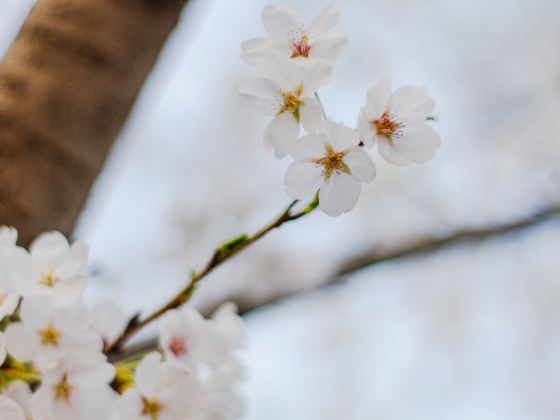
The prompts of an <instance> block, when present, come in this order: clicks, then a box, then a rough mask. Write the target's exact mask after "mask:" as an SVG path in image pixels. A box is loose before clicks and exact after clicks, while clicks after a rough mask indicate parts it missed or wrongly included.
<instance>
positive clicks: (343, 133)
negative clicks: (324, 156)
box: [329, 123, 360, 152]
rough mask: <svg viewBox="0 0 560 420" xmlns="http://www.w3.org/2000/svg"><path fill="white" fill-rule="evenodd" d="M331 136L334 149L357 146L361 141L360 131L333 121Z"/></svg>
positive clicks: (339, 150)
mask: <svg viewBox="0 0 560 420" xmlns="http://www.w3.org/2000/svg"><path fill="white" fill-rule="evenodd" d="M329 130H330V137H331V144H332V146H333V149H334V150H335V151H337V152H341V151H343V150H345V149H347V148H349V147H352V146H357V145H358V143H359V142H360V140H359V138H358V133H357V132H356V131H355V130H352V129H351V128H349V127H346V126H345V125H344V124H336V123H331V126H330V129H329Z"/></svg>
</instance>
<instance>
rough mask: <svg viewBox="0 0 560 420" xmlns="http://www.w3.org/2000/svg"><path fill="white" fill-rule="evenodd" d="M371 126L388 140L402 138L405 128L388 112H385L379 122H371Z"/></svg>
mask: <svg viewBox="0 0 560 420" xmlns="http://www.w3.org/2000/svg"><path fill="white" fill-rule="evenodd" d="M371 125H373V126H374V127H375V129H376V132H377V135H378V136H382V137H385V138H386V139H387V140H393V138H397V137H400V136H402V129H403V128H404V124H403V123H401V122H400V121H399V120H397V118H395V117H394V116H393V115H391V114H389V113H388V112H384V113H383V114H382V115H381V118H379V119H378V120H373V121H371Z"/></svg>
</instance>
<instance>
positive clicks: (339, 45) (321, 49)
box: [309, 32, 348, 64]
mask: <svg viewBox="0 0 560 420" xmlns="http://www.w3.org/2000/svg"><path fill="white" fill-rule="evenodd" d="M346 45H348V37H347V36H346V35H345V34H343V33H340V32H333V33H331V34H328V35H325V36H322V37H321V38H319V39H317V40H315V41H314V42H313V45H312V46H311V50H310V51H309V56H310V57H312V58H320V59H322V60H325V61H327V62H328V63H330V64H334V62H335V61H336V59H337V58H338V57H339V56H340V53H341V52H342V49H343V48H344V47H345V46H346Z"/></svg>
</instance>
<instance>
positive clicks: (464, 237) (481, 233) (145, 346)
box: [118, 207, 560, 359]
mask: <svg viewBox="0 0 560 420" xmlns="http://www.w3.org/2000/svg"><path fill="white" fill-rule="evenodd" d="M556 217H560V208H559V207H551V208H548V209H545V210H541V211H539V212H537V213H534V214H533V215H531V216H529V217H527V218H525V219H521V220H518V221H516V222H514V223H509V224H504V225H500V226H493V227H489V228H484V229H471V230H460V231H456V232H454V233H452V234H450V235H448V236H445V237H442V238H433V237H431V238H424V239H419V240H417V241H414V243H412V244H408V245H407V246H405V247H402V248H399V249H396V250H393V251H380V250H378V249H374V250H372V251H368V252H364V253H363V254H362V255H359V256H357V257H355V258H352V259H350V260H348V261H346V262H345V263H343V264H342V265H341V266H340V268H339V269H338V270H337V272H336V274H335V275H333V277H331V279H330V280H329V281H327V282H325V283H321V284H320V285H319V286H317V287H316V288H314V289H313V290H316V289H319V288H324V287H328V286H332V285H333V284H336V283H339V282H340V281H341V280H342V279H344V276H347V275H349V274H351V273H354V272H356V271H358V270H361V269H363V268H366V267H369V266H372V265H375V264H379V263H383V262H386V261H391V260H397V259H401V258H407V257H413V256H418V255H424V254H427V253H431V252H435V251H438V250H440V249H443V248H447V247H450V246H453V245H457V244H460V243H466V242H471V241H482V240H485V239H489V238H492V237H496V236H501V235H507V234H510V233H513V232H516V231H519V230H523V229H527V228H531V227H534V226H537V225H538V224H540V223H543V222H546V221H548V220H551V219H553V218H556ZM301 292H302V291H298V292H286V293H284V294H281V295H275V296H271V297H270V298H267V299H266V300H261V301H259V302H256V303H255V302H251V303H244V302H236V303H237V304H238V307H239V313H240V314H246V313H248V312H251V311H253V310H255V309H258V308H261V307H263V306H266V305H270V304H274V303H276V302H278V301H280V300H282V299H286V298H289V297H291V296H293V295H299V294H301ZM215 309H216V308H215V307H211V308H206V309H205V310H204V311H202V312H203V314H205V315H207V314H211V313H212V312H214V310H215ZM154 349H157V340H156V339H147V340H145V341H142V342H139V343H136V344H134V345H132V346H130V347H129V348H127V349H126V352H125V353H123V354H121V355H119V357H118V359H123V358H126V357H131V356H133V355H136V354H138V353H142V352H146V351H149V350H154Z"/></svg>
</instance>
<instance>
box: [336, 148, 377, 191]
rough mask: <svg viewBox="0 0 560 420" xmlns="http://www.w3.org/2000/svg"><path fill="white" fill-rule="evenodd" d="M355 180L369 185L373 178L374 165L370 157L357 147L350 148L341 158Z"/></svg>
mask: <svg viewBox="0 0 560 420" xmlns="http://www.w3.org/2000/svg"><path fill="white" fill-rule="evenodd" d="M343 161H344V163H345V164H346V165H347V166H348V168H349V169H350V174H351V175H352V176H353V177H354V178H356V180H358V181H360V182H364V183H369V182H371V181H373V178H375V165H374V163H373V161H372V160H371V157H370V156H369V155H368V154H367V153H366V152H365V151H364V150H363V149H362V148H361V147H359V146H352V147H350V148H349V149H348V150H347V152H346V154H345V155H344V158H343Z"/></svg>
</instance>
